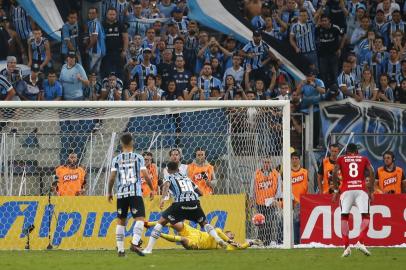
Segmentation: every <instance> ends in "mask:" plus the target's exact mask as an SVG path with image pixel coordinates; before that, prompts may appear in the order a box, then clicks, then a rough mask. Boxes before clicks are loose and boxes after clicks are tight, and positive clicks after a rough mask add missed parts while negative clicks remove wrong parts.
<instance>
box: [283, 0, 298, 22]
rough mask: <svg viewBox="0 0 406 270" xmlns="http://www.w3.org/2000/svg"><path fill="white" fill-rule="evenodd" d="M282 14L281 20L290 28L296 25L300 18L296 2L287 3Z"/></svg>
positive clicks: (290, 0) (289, 1) (289, 0)
mask: <svg viewBox="0 0 406 270" xmlns="http://www.w3.org/2000/svg"><path fill="white" fill-rule="evenodd" d="M282 10H283V11H282V13H281V19H282V21H284V22H285V23H286V24H287V26H288V28H290V27H291V26H292V25H293V24H294V23H296V22H297V19H298V17H299V9H298V8H297V4H296V1H295V0H288V1H286V7H283V9H282Z"/></svg>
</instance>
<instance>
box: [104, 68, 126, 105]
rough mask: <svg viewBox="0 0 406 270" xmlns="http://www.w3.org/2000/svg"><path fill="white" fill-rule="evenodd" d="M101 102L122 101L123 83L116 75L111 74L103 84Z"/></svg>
mask: <svg viewBox="0 0 406 270" xmlns="http://www.w3.org/2000/svg"><path fill="white" fill-rule="evenodd" d="M102 84H103V87H102V89H101V95H100V100H109V101H114V100H121V97H122V92H123V82H122V81H121V80H120V79H119V78H117V75H116V73H114V72H111V73H110V74H109V76H108V78H105V79H104V80H103V82H102Z"/></svg>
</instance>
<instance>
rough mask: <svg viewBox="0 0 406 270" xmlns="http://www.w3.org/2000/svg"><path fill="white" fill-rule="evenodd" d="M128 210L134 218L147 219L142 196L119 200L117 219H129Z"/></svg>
mask: <svg viewBox="0 0 406 270" xmlns="http://www.w3.org/2000/svg"><path fill="white" fill-rule="evenodd" d="M128 208H130V212H131V215H132V217H133V218H136V217H145V206H144V200H143V199H142V197H141V196H130V197H126V198H120V199H117V217H118V218H127V216H128Z"/></svg>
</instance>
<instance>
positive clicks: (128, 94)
mask: <svg viewBox="0 0 406 270" xmlns="http://www.w3.org/2000/svg"><path fill="white" fill-rule="evenodd" d="M123 98H124V100H131V101H134V100H140V99H141V91H140V90H139V89H138V86H137V81H136V80H131V81H130V84H129V86H128V89H125V90H124V93H123Z"/></svg>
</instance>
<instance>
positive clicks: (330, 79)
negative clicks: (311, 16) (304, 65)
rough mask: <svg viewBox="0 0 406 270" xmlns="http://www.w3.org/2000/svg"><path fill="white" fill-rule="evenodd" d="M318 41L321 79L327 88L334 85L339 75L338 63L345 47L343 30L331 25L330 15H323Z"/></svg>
mask: <svg viewBox="0 0 406 270" xmlns="http://www.w3.org/2000/svg"><path fill="white" fill-rule="evenodd" d="M316 41H317V43H318V46H319V47H318V53H319V61H320V77H321V79H322V80H323V81H324V82H325V83H326V85H327V86H330V85H331V84H333V83H334V82H335V80H336V78H337V75H338V62H339V57H340V55H341V51H342V49H343V47H344V45H345V36H344V32H343V30H342V29H341V28H340V27H339V26H337V25H334V24H332V23H331V20H330V17H329V16H328V15H325V14H323V15H321V17H320V26H319V27H317V29H316Z"/></svg>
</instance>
